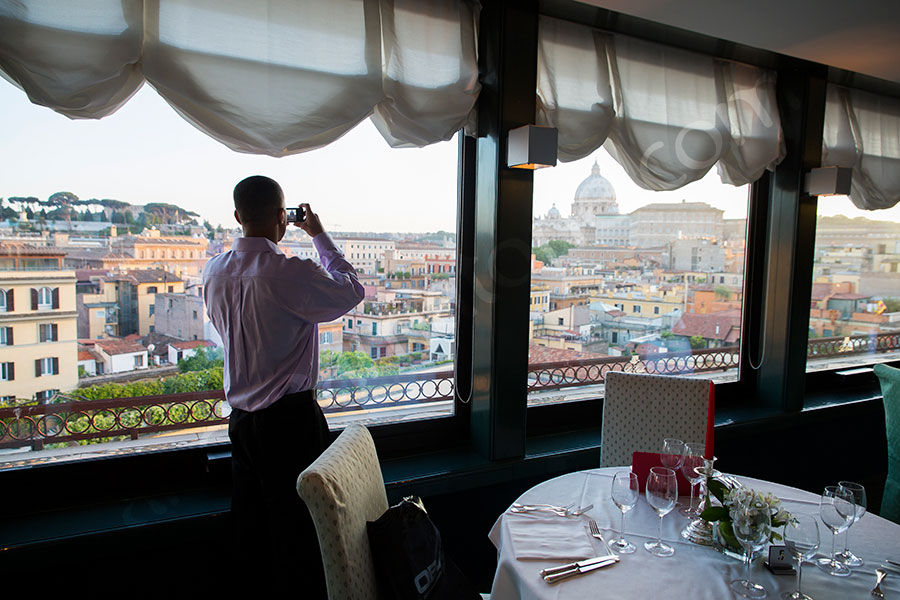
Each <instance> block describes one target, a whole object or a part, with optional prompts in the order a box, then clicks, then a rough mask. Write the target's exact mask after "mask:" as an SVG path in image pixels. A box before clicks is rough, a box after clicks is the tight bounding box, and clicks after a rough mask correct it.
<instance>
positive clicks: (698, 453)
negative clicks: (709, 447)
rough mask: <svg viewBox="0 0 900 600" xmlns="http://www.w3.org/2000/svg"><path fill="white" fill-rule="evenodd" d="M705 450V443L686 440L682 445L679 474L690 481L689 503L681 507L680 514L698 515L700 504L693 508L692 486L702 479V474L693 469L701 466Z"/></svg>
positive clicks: (687, 515)
mask: <svg viewBox="0 0 900 600" xmlns="http://www.w3.org/2000/svg"><path fill="white" fill-rule="evenodd" d="M705 452H706V444H702V443H700V442H688V443H686V444H685V445H684V454H683V464H682V465H681V474H682V475H684V477H685V479H687V480H688V481H690V482H691V503H690V505H688V506H687V507H685V508H682V509H681V511H680V512H681V514H683V515H684V516H686V517H699V516H700V505H699V504H698V505H697V508H694V495H695V494H694V488H695V487H697V484H698V483H700V482H701V481H703V475H701V474H700V473H697V471H695V470H694V469H696V468H697V467H702V466H703V454H704V453H705Z"/></svg>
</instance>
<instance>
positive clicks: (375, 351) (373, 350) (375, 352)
mask: <svg viewBox="0 0 900 600" xmlns="http://www.w3.org/2000/svg"><path fill="white" fill-rule="evenodd" d="M369 354H370V355H371V356H372V358H378V348H376V347H375V346H372V348H371V350H370V351H369Z"/></svg>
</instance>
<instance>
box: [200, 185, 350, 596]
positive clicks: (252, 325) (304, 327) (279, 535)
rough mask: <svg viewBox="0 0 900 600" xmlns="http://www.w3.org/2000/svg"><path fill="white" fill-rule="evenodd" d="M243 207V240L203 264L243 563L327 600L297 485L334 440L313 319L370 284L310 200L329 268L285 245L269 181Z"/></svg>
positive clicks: (239, 193) (306, 223)
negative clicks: (319, 393) (218, 339)
mask: <svg viewBox="0 0 900 600" xmlns="http://www.w3.org/2000/svg"><path fill="white" fill-rule="evenodd" d="M234 207H235V211H234V216H235V219H236V220H237V222H238V223H240V225H241V227H242V229H243V231H244V237H242V238H238V239H237V240H235V242H234V245H233V247H232V249H231V250H230V251H228V252H224V253H222V254H220V255H218V256H216V257H214V258H212V259H210V260H209V262H207V264H206V267H205V268H204V270H203V298H204V300H205V302H206V307H207V312H208V313H209V318H210V321H211V322H212V324H213V326H214V327H215V328H216V330H217V331H218V332H219V335H220V336H222V340H223V343H224V345H225V376H224V388H225V398H226V399H227V400H228V403H229V404H230V405H231V407H232V413H231V417H230V421H229V425H228V434H229V437H230V438H231V444H232V477H233V487H234V492H233V497H232V505H231V515H232V519H233V520H234V522H235V525H236V528H237V538H238V549H237V556H235V557H234V558H235V561H234V563H235V566H236V567H238V568H241V569H243V568H244V567H249V569H248V571H247V573H248V575H249V574H251V573H252V574H253V577H254V580H255V581H257V582H260V583H262V582H263V581H265V582H266V585H269V584H274V583H275V582H276V581H279V580H280V581H282V582H283V581H286V580H287V579H288V576H290V577H291V578H292V579H293V578H296V576H297V575H298V574H300V575H302V577H303V588H304V594H307V593H308V594H309V597H310V598H318V597H323V598H324V597H325V596H324V595H325V584H324V576H323V573H322V567H321V557H320V554H319V550H318V542H317V538H316V534H315V528H314V526H313V524H312V519H311V518H310V516H309V512H308V511H307V509H306V507H305V506H304V505H303V502H302V501H301V500H300V498H299V496H298V495H297V492H296V481H297V476H298V475H299V474H300V472H301V471H302V470H303V469H305V468H306V467H307V466H308V465H309V464H310V463H311V462H312V461H313V460H315V458H316V457H317V456H318V455H319V454H320V453H321V452H322V451H323V450H324V449H325V448H326V446H327V445H328V440H329V437H328V424H327V423H326V422H325V417H324V415H323V414H322V410H321V409H320V408H319V405H318V403H317V402H316V399H315V387H316V379H317V375H318V370H319V352H318V340H319V337H318V330H317V325H316V324H317V323H322V322H326V321H331V320H333V319H336V318H338V317H340V316H342V315H343V314H344V313H346V312H347V311H348V310H350V309H351V308H353V307H354V306H356V305H357V304H358V303H359V302H360V301H361V300H362V299H363V297H364V296H365V292H364V290H363V287H362V285H360V283H359V280H358V279H357V276H356V271H355V270H354V269H353V267H352V266H351V265H350V263H349V262H347V260H345V259H344V256H343V254H342V253H341V251H340V250H338V249H337V248H336V247H335V245H334V243H333V242H332V240H331V238H330V237H329V235H328V234H327V233H325V231H324V230H323V228H322V224H321V223H320V222H319V218H318V216H316V214H315V213H313V212H312V211H311V210H310V208H309V205H308V204H303V205H301V207H302V209H303V210H304V212H305V217H306V218H305V219H304V220H302V221H299V222H297V223H295V225H296V226H297V227H300V228H301V229H302V230H303V231H305V232H306V233H307V234H309V235H310V237H312V240H313V244H314V245H315V247H316V250H317V251H318V253H319V258H320V260H321V263H322V266H320V265H319V264H317V263H315V262H314V261H312V260H308V259H300V258H296V257H294V258H288V257H286V256H285V255H284V254H283V253H282V252H281V251H280V250H279V249H278V246H276V244H277V243H278V242H279V241H281V238H282V237H284V233H285V231H286V230H287V226H288V222H287V216H286V211H285V205H284V193H283V192H282V190H281V187H280V186H279V185H278V183H276V182H275V181H273V180H272V179H269V178H268V177H262V176H258V175H257V176H253V177H248V178H247V179H244V180H243V181H241V182H240V183H238V184H237V186H235V188H234ZM298 570H299V571H298ZM256 575H268V577H266V578H265V579H259V578H257V577H256ZM295 583H296V582H295ZM311 592H316V593H315V594H314V593H311Z"/></svg>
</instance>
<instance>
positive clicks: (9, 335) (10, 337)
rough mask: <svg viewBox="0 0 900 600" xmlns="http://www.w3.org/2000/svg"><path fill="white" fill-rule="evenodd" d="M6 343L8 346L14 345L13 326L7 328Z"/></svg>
mask: <svg viewBox="0 0 900 600" xmlns="http://www.w3.org/2000/svg"><path fill="white" fill-rule="evenodd" d="M6 345H7V346H12V345H13V328H12V327H7V328H6Z"/></svg>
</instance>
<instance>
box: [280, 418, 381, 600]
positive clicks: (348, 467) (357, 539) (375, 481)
mask: <svg viewBox="0 0 900 600" xmlns="http://www.w3.org/2000/svg"><path fill="white" fill-rule="evenodd" d="M297 493H299V494H300V497H301V498H303V501H304V502H306V506H307V507H309V511H310V513H311V514H312V518H313V522H314V523H315V525H316V533H317V535H318V537H319V546H320V547H321V549H322V562H323V564H324V567H325V581H326V584H327V586H328V598H329V599H330V600H376V599H377V598H378V592H377V587H376V585H377V584H376V582H375V567H374V565H373V563H372V553H371V551H370V550H369V538H368V536H367V534H366V521H375V520H376V519H378V517H380V516H381V515H382V514H383V513H384V511H386V510H387V509H388V503H387V495H386V494H385V491H384V479H382V476H381V467H380V466H379V464H378V455H377V454H376V452H375V444H374V443H373V442H372V436H371V435H370V434H369V431H368V430H367V429H366V428H365V427H363V426H361V425H351V426H349V427H348V428H347V429H345V430H344V431H343V433H341V435H340V436H338V438H337V439H336V440H335V441H334V443H332V444H331V446H329V447H328V449H327V450H325V452H323V453H322V455H321V456H319V458H317V459H316V461H315V462H313V464H311V465H310V466H309V467H308V468H307V469H306V470H305V471H303V472H302V473H301V474H300V477H299V478H298V480H297Z"/></svg>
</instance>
